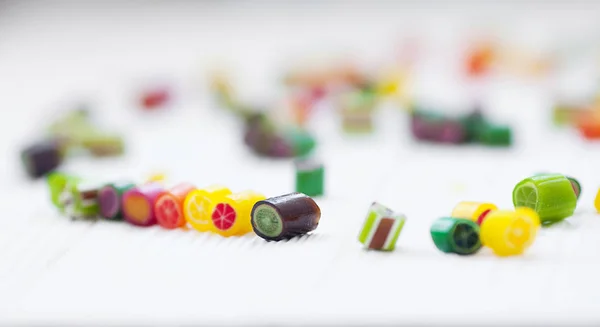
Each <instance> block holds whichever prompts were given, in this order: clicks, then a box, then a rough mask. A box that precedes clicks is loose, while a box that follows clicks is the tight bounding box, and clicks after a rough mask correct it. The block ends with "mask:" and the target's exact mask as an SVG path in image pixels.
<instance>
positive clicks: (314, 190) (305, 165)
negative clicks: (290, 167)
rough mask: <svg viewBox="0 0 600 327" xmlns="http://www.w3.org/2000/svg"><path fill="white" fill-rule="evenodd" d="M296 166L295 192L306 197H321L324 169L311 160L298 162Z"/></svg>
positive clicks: (321, 165)
mask: <svg viewBox="0 0 600 327" xmlns="http://www.w3.org/2000/svg"><path fill="white" fill-rule="evenodd" d="M295 166H296V192H298V193H304V194H306V195H308V196H320V195H323V184H324V178H325V176H324V175H325V168H324V167H323V164H320V163H317V162H314V161H312V160H298V161H296V163H295Z"/></svg>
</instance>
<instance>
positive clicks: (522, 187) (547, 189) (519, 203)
mask: <svg viewBox="0 0 600 327" xmlns="http://www.w3.org/2000/svg"><path fill="white" fill-rule="evenodd" d="M512 197H513V204H514V206H515V208H516V207H528V208H531V209H533V210H535V211H536V212H537V214H538V215H539V218H540V220H541V222H542V223H543V224H549V223H553V222H557V221H560V220H563V219H565V218H567V217H570V216H571V215H573V212H574V211H575V207H576V206H577V196H576V195H575V191H574V189H573V186H572V184H571V182H570V181H569V179H568V178H567V177H565V176H564V175H561V174H543V175H535V176H532V177H529V178H526V179H524V180H522V181H521V182H519V183H518V184H517V185H516V186H515V188H514V190H513V194H512Z"/></svg>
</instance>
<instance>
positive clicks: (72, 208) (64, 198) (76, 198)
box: [59, 180, 100, 218]
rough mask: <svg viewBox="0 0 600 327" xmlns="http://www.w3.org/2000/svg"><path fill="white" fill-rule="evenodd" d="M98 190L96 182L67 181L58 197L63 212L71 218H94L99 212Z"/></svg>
mask: <svg viewBox="0 0 600 327" xmlns="http://www.w3.org/2000/svg"><path fill="white" fill-rule="evenodd" d="M98 190H99V185H97V184H91V183H89V182H82V181H80V180H77V181H70V182H68V183H67V185H66V187H65V189H64V190H63V191H62V193H61V195H60V197H59V200H60V202H61V205H62V209H63V212H64V213H65V214H67V215H68V216H70V217H71V218H96V217H97V216H98V215H99V213H100V205H99V204H98Z"/></svg>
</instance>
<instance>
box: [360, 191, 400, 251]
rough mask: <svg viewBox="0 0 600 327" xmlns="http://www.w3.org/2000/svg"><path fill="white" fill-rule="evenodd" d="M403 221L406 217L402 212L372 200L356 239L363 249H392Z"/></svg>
mask: <svg viewBox="0 0 600 327" xmlns="http://www.w3.org/2000/svg"><path fill="white" fill-rule="evenodd" d="M405 222H406V217H405V216H404V215H403V214H401V213H396V212H394V211H392V210H391V209H389V208H387V207H385V206H384V205H382V204H379V203H377V202H373V203H372V204H371V206H370V207H369V212H368V214H367V219H366V220H365V222H364V224H363V226H362V229H361V230H360V234H359V235H358V241H359V242H360V243H362V244H363V246H364V248H365V249H371V250H380V251H392V250H394V248H395V247H396V242H397V241H398V237H399V236H400V232H401V231H402V227H404V223H405Z"/></svg>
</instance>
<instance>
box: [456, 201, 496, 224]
mask: <svg viewBox="0 0 600 327" xmlns="http://www.w3.org/2000/svg"><path fill="white" fill-rule="evenodd" d="M493 210H498V207H496V205H495V204H493V203H483V202H471V201H463V202H460V203H458V204H457V205H456V207H454V209H453V210H452V215H451V216H452V217H454V218H464V219H469V220H472V221H474V222H476V223H477V224H478V225H481V223H482V222H483V220H484V219H485V217H486V216H487V215H488V214H489V213H490V212H491V211H493Z"/></svg>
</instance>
